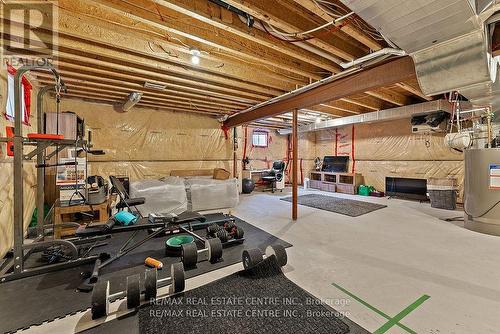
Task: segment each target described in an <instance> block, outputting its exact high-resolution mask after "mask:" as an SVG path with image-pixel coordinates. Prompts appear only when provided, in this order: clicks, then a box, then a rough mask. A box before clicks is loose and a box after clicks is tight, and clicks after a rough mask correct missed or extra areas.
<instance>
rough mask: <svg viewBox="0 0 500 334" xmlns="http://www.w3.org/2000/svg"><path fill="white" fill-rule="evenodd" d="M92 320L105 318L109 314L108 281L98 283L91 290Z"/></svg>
mask: <svg viewBox="0 0 500 334" xmlns="http://www.w3.org/2000/svg"><path fill="white" fill-rule="evenodd" d="M90 312H91V313H92V319H99V318H101V317H105V316H107V315H108V313H109V281H99V282H97V283H96V285H95V286H94V289H93V290H92V306H91V308H90Z"/></svg>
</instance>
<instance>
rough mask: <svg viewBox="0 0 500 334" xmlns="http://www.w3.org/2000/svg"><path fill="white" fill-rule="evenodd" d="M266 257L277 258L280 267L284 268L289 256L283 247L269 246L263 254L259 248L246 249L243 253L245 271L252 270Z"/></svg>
mask: <svg viewBox="0 0 500 334" xmlns="http://www.w3.org/2000/svg"><path fill="white" fill-rule="evenodd" d="M264 255H265V256H266V258H267V257H270V256H276V260H277V261H278V264H279V265H280V267H283V266H285V265H286V264H287V262H288V255H287V253H286V249H285V247H283V246H281V245H271V246H267V248H266V251H265V253H264V254H262V251H261V250H260V249H259V248H253V249H246V250H244V251H243V254H242V255H241V257H242V262H243V267H244V268H245V269H251V268H253V267H255V266H256V265H258V264H259V263H260V262H262V261H263V260H264Z"/></svg>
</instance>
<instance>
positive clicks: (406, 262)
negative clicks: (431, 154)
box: [233, 191, 500, 334]
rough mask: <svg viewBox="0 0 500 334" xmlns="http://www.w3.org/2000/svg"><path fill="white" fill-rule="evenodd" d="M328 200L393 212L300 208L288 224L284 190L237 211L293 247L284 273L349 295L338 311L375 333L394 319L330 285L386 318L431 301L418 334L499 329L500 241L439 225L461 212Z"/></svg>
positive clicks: (323, 291) (258, 196)
mask: <svg viewBox="0 0 500 334" xmlns="http://www.w3.org/2000/svg"><path fill="white" fill-rule="evenodd" d="M313 192H314V193H320V192H318V191H313ZM303 193H308V192H307V191H301V194H303ZM324 194H325V195H329V196H338V197H345V198H353V199H358V200H364V201H370V202H374V203H380V204H385V205H387V206H388V207H387V208H385V209H381V210H378V211H374V212H371V213H369V214H366V215H363V216H360V217H357V218H351V217H347V216H343V215H339V214H335V213H331V212H327V211H322V210H317V209H313V208H309V207H304V206H299V219H298V220H297V221H296V222H291V220H290V218H289V217H290V214H291V204H290V203H287V202H284V201H281V200H279V197H281V195H283V194H281V193H277V194H275V195H271V194H262V193H253V194H251V195H243V196H242V197H241V203H240V205H239V206H238V207H237V209H236V210H235V211H234V212H233V213H234V214H235V215H236V216H238V217H240V218H242V219H244V220H246V221H248V222H249V223H252V224H254V225H256V226H258V227H260V228H262V229H264V230H266V231H268V232H270V233H272V234H274V235H276V236H278V237H280V238H282V239H284V240H286V241H288V242H290V243H292V244H293V246H294V247H292V248H291V249H289V263H290V266H289V268H287V274H286V275H287V277H288V278H289V279H291V280H292V281H294V282H295V283H297V284H299V285H300V286H301V287H303V288H304V289H305V290H307V291H309V292H310V293H312V294H314V295H315V296H316V297H319V298H322V299H325V300H337V299H339V300H341V299H343V298H346V299H348V300H349V304H348V305H346V306H345V307H336V308H337V310H338V311H344V312H346V313H349V317H350V318H351V319H352V320H354V321H355V322H357V323H358V324H360V325H361V326H363V327H364V328H366V329H368V330H369V331H375V330H376V329H378V328H379V327H380V326H382V325H383V324H384V323H385V322H386V321H387V320H386V319H384V318H383V317H381V316H380V315H378V314H376V313H375V312H373V311H372V310H370V309H368V308H367V307H366V306H364V305H362V304H361V303H359V302H357V301H356V300H353V299H352V298H350V297H349V296H347V295H346V294H345V293H343V292H342V291H340V290H338V289H337V288H336V287H334V286H332V282H335V283H336V284H338V285H340V286H342V287H343V288H344V289H346V290H348V291H350V292H352V293H354V294H355V295H356V296H358V297H360V298H362V299H363V300H365V301H366V302H368V303H369V304H371V305H373V306H375V307H376V308H378V309H379V310H381V311H383V312H384V313H386V314H388V315H389V316H395V315H396V314H398V313H399V312H401V311H402V310H403V309H405V308H406V307H407V306H408V305H410V304H412V303H413V302H414V301H416V300H417V299H418V298H419V297H421V296H422V295H424V294H426V295H429V296H430V297H431V298H430V299H428V300H427V301H425V302H424V303H423V304H422V305H421V306H419V307H418V308H417V309H415V310H414V311H413V312H412V313H410V314H409V315H408V316H407V317H405V318H404V319H403V320H402V321H401V323H403V324H405V325H406V326H408V327H409V328H411V329H413V330H414V331H415V332H417V333H432V334H437V333H467V334H470V333H500V266H499V259H500V238H499V237H495V236H489V235H484V234H479V233H476V232H472V231H469V230H466V229H464V228H463V227H462V226H460V225H461V224H457V223H455V224H454V223H450V222H445V221H443V220H440V218H447V217H454V216H461V215H462V213H461V212H458V211H456V212H454V211H447V210H439V209H433V208H431V207H430V204H428V203H419V202H413V201H404V200H398V199H387V198H373V197H362V196H351V195H342V194H330V193H324ZM387 333H406V332H405V331H403V330H402V329H399V328H397V327H393V328H392V329H391V330H390V331H388V332H387Z"/></svg>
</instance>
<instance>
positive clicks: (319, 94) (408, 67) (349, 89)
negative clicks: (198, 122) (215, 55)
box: [224, 56, 416, 127]
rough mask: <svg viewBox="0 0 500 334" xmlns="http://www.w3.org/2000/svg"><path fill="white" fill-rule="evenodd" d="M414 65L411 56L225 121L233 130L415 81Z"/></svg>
mask: <svg viewBox="0 0 500 334" xmlns="http://www.w3.org/2000/svg"><path fill="white" fill-rule="evenodd" d="M415 77H416V74H415V65H414V63H413V60H412V59H411V58H410V57H408V56H407V57H402V58H398V59H396V60H392V61H388V62H385V63H383V64H381V65H377V66H374V67H372V68H368V69H366V70H364V71H361V72H357V73H354V74H352V75H349V76H347V77H344V78H341V79H338V80H334V81H332V82H329V83H326V84H323V85H320V86H317V87H315V88H313V89H310V90H307V91H304V92H301V93H299V94H296V95H293V96H290V97H288V98H285V99H283V100H281V101H278V102H274V103H271V104H267V105H264V106H261V107H258V108H256V109H253V110H252V111H249V112H242V113H239V114H237V115H234V116H232V117H230V118H229V119H227V120H226V121H225V122H224V125H225V126H226V127H234V126H238V125H241V124H245V123H249V122H252V121H255V120H258V119H262V118H266V117H270V116H274V115H279V114H281V113H284V112H287V111H290V110H293V109H295V108H299V109H300V108H307V107H311V106H314V105H317V104H321V103H324V102H328V101H332V100H338V99H341V98H344V97H347V96H349V95H354V94H359V93H363V92H366V91H370V90H374V89H378V88H380V87H384V86H388V85H392V84H395V83H398V82H402V81H406V80H410V79H414V78H415Z"/></svg>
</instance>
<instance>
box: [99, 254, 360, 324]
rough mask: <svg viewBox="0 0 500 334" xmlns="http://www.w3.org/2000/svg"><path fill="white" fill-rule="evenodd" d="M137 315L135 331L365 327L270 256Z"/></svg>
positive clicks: (157, 302)
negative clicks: (325, 301) (306, 287)
mask: <svg viewBox="0 0 500 334" xmlns="http://www.w3.org/2000/svg"><path fill="white" fill-rule="evenodd" d="M138 317H139V332H140V333H154V334H155V333H179V334H181V333H228V334H233V333H287V334H288V333H325V334H345V333H351V334H352V333H358V334H361V333H363V334H364V333H369V332H368V331H366V330H365V329H363V328H361V327H360V326H359V325H357V324H355V323H353V322H352V321H350V320H349V319H347V318H345V317H343V316H342V314H341V313H338V312H336V311H335V310H334V309H332V308H331V307H329V306H327V305H325V304H323V303H322V302H321V301H320V300H319V299H317V298H315V297H314V296H312V295H311V294H309V293H308V292H307V291H305V290H303V289H302V288H300V287H299V286H297V285H296V284H295V283H293V282H292V281H290V280H289V279H287V278H286V276H285V275H283V273H282V271H281V268H280V267H279V265H278V263H277V260H276V258H275V257H274V256H271V257H269V258H267V259H265V260H264V261H263V262H261V263H260V264H259V265H257V266H256V267H255V268H253V269H251V270H249V271H240V272H237V273H235V274H232V275H230V276H227V277H224V278H222V279H219V280H217V281H214V282H212V283H209V284H207V285H204V286H201V287H199V288H197V289H193V290H190V291H186V292H185V293H184V294H182V295H180V296H175V297H172V298H169V297H167V298H164V299H159V300H157V301H156V302H155V303H154V304H152V305H148V306H145V307H142V308H141V309H140V310H139V315H138ZM119 322H120V320H118V321H116V323H117V324H116V325H117V326H118V325H119V324H118V323H119ZM107 328H108V329H109V330H111V332H115V331H114V330H112V328H113V327H111V326H108V327H107ZM94 333H95V332H94Z"/></svg>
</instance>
